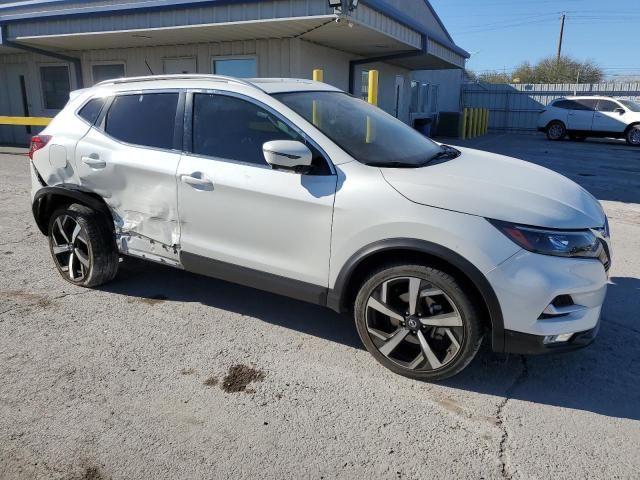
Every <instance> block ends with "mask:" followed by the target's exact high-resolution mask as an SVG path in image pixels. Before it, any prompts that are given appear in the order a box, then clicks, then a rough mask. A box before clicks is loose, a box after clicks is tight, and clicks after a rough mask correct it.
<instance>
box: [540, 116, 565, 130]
mask: <svg viewBox="0 0 640 480" xmlns="http://www.w3.org/2000/svg"><path fill="white" fill-rule="evenodd" d="M552 123H561V124H562V126H563V127H564V129H565V130H566V131H567V132H568V131H569V129H568V128H567V122H565V121H564V120H560V119H559V118H552V119H551V120H549V121H548V122H547V124H546V125H545V127H544V129H545V130H549V126H550V125H551V124H552Z"/></svg>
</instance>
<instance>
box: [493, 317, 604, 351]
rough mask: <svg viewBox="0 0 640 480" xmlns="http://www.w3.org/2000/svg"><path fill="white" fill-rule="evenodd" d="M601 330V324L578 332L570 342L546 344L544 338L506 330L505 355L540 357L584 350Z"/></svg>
mask: <svg viewBox="0 0 640 480" xmlns="http://www.w3.org/2000/svg"><path fill="white" fill-rule="evenodd" d="M599 330H600V322H598V324H597V325H596V326H595V327H594V328H592V329H590V330H586V331H584V332H578V333H576V334H575V335H573V337H571V339H570V340H569V341H568V342H562V343H555V344H553V343H552V344H545V343H544V339H545V337H544V336H540V335H530V334H527V333H520V332H514V331H513V330H506V331H505V332H504V351H505V353H517V354H521V355H539V354H543V353H560V352H569V351H572V350H577V349H579V348H584V347H586V346H587V345H590V344H591V343H593V341H594V340H595V339H596V336H597V335H598V331H599Z"/></svg>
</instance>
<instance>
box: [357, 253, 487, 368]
mask: <svg viewBox="0 0 640 480" xmlns="http://www.w3.org/2000/svg"><path fill="white" fill-rule="evenodd" d="M355 307H356V308H355V320H356V326H357V329H358V334H359V335H360V338H361V340H362V342H363V343H364V345H365V346H366V348H367V350H368V351H369V352H370V353H371V354H372V355H373V356H374V357H375V358H376V360H378V361H379V362H380V363H382V364H383V365H384V366H385V367H387V368H389V369H390V370H392V371H394V372H395V373H398V374H400V375H404V376H407V377H411V378H416V379H420V380H430V381H436V380H443V379H445V378H448V377H451V376H453V375H455V374H456V373H458V372H460V371H461V370H462V369H464V368H465V367H466V366H467V365H468V364H469V362H471V360H473V358H474V357H475V355H476V353H477V351H478V349H479V348H480V343H481V341H482V335H481V328H480V319H479V316H478V312H477V309H476V306H475V304H474V302H473V301H472V299H471V298H470V297H469V296H468V295H467V294H466V293H465V292H464V291H463V289H462V288H461V287H460V285H459V284H458V282H457V281H456V280H455V279H454V278H453V277H452V276H450V275H449V274H447V273H444V272H442V271H440V270H437V269H434V268H430V267H426V266H421V265H391V266H387V267H384V268H383V269H381V270H379V271H378V272H376V273H374V274H373V275H372V276H371V277H369V279H368V280H367V281H366V282H365V284H364V285H363V287H362V288H361V290H360V292H359V294H358V297H357V299H356V305H355Z"/></svg>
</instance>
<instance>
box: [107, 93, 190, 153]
mask: <svg viewBox="0 0 640 480" xmlns="http://www.w3.org/2000/svg"><path fill="white" fill-rule="evenodd" d="M178 98H179V94H178V93H145V94H135V95H119V96H117V97H115V98H114V100H113V103H112V104H111V107H110V108H109V111H108V112H107V115H106V118H105V127H104V130H105V132H106V133H107V134H109V135H110V136H112V137H113V138H115V139H116V140H120V141H122V142H125V143H131V144H133V145H140V146H144V147H154V148H162V149H165V150H168V149H172V148H173V147H174V141H173V139H174V132H175V125H176V111H177V109H178Z"/></svg>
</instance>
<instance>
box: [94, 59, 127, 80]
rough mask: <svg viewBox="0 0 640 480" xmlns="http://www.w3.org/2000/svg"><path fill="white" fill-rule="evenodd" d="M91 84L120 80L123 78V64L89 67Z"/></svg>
mask: <svg viewBox="0 0 640 480" xmlns="http://www.w3.org/2000/svg"><path fill="white" fill-rule="evenodd" d="M91 74H92V75H93V83H100V82H103V81H105V80H112V79H114V78H122V77H124V76H125V71H124V63H104V64H99V65H94V66H93V67H91Z"/></svg>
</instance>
